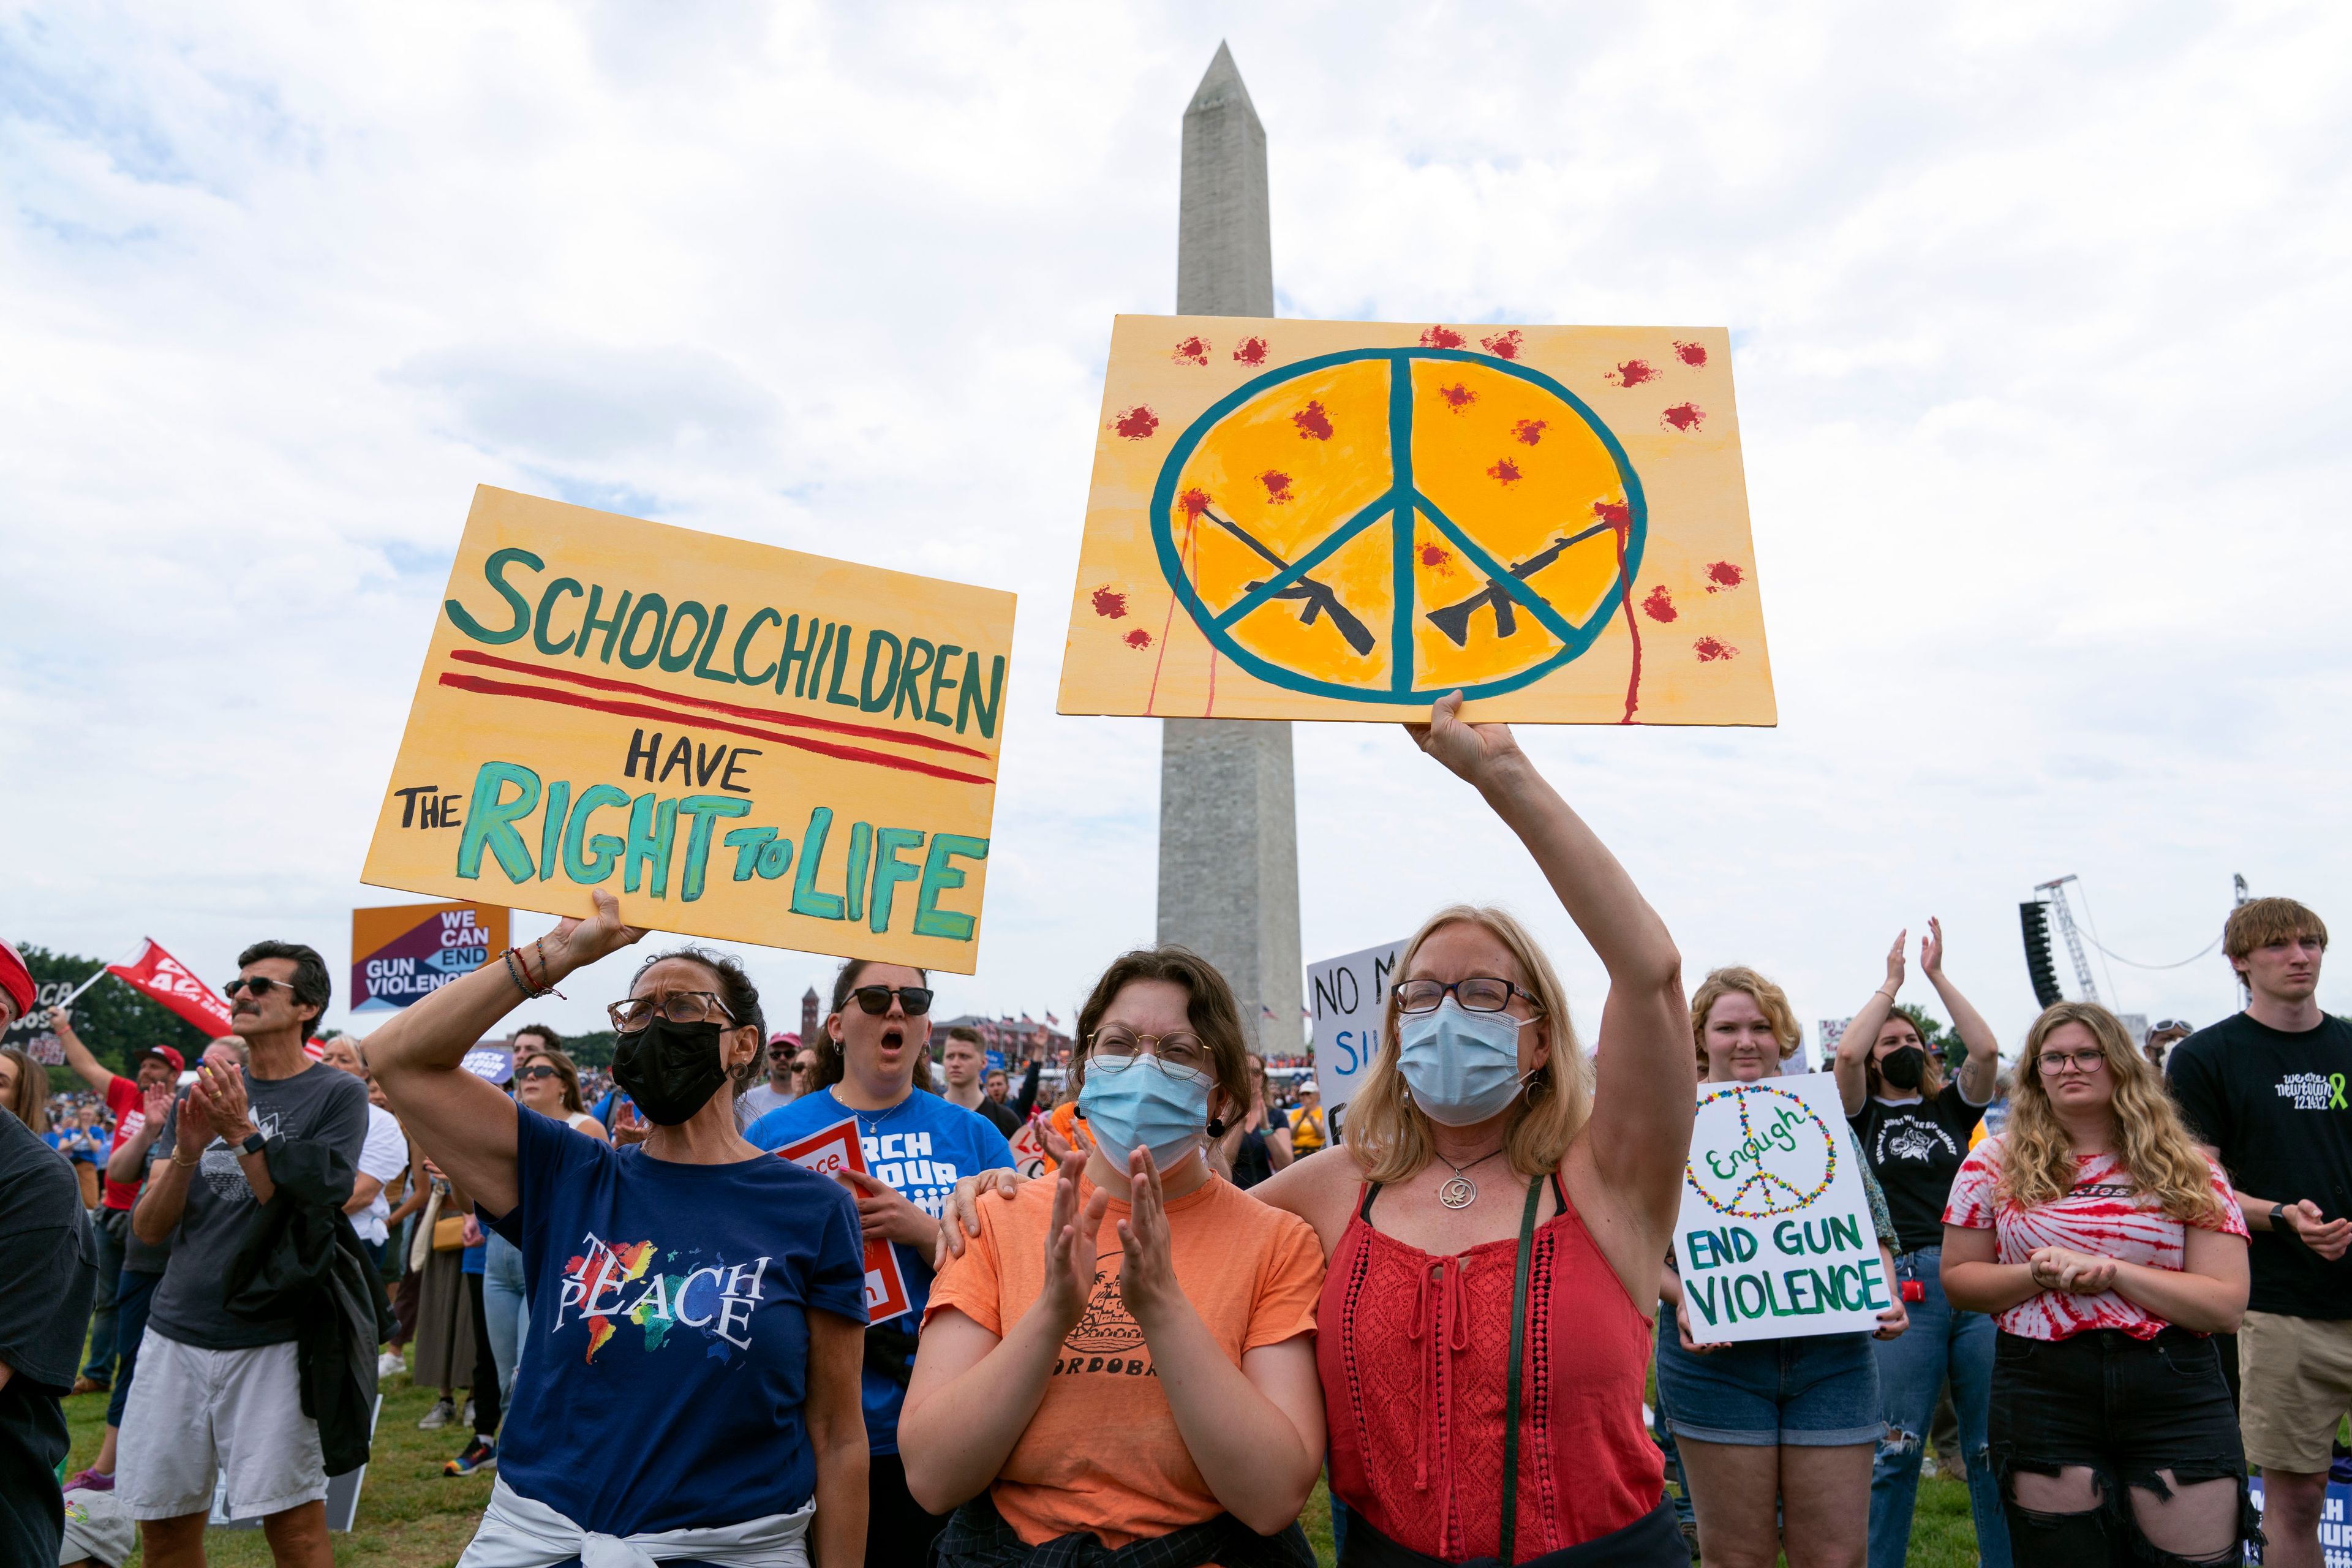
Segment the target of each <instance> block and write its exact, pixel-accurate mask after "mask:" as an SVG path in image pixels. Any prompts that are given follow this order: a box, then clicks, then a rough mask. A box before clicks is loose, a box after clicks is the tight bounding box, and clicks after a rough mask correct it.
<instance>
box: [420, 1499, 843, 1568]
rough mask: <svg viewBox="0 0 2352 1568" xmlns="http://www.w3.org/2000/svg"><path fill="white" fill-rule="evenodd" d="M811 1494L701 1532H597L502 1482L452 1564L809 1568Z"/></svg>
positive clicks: (486, 1567) (489, 1567) (471, 1567)
mask: <svg viewBox="0 0 2352 1568" xmlns="http://www.w3.org/2000/svg"><path fill="white" fill-rule="evenodd" d="M815 1517H816V1500H815V1499H814V1498H812V1499H810V1500H808V1501H807V1502H806V1503H804V1504H803V1505H802V1506H801V1507H800V1508H799V1509H798V1510H796V1511H794V1512H792V1513H772V1514H769V1515H767V1516H766V1517H764V1518H761V1519H747V1520H745V1521H743V1522H741V1523H740V1524H719V1525H713V1526H710V1527H709V1528H708V1529H698V1530H655V1531H646V1533H644V1534H642V1535H630V1536H615V1535H599V1534H598V1533H596V1532H595V1531H592V1530H583V1529H582V1528H581V1527H580V1526H579V1525H577V1524H574V1523H573V1522H572V1521H570V1520H568V1519H566V1518H564V1517H563V1515H562V1514H561V1513H558V1512H557V1511H556V1510H553V1509H551V1508H550V1507H548V1506H547V1505H546V1504H545V1503H543V1502H538V1501H535V1500H532V1499H530V1498H527V1497H525V1496H523V1495H522V1494H521V1493H520V1492H518V1491H516V1490H515V1489H513V1488H512V1487H509V1486H508V1485H507V1479H506V1478H505V1477H504V1476H500V1477H499V1478H498V1480H497V1482H496V1484H494V1485H493V1486H492V1487H491V1488H490V1506H489V1509H488V1511H487V1512H485V1513H484V1514H483V1515H482V1527H481V1529H479V1530H478V1531H475V1533H474V1542H473V1544H472V1545H470V1546H468V1547H467V1548H466V1554H465V1555H464V1556H463V1557H460V1558H459V1559H457V1568H550V1564H552V1563H562V1562H565V1561H567V1560H569V1559H571V1558H573V1557H577V1558H579V1559H580V1561H581V1563H582V1564H583V1568H655V1565H656V1563H664V1562H667V1561H669V1560H670V1559H673V1558H678V1557H692V1558H696V1559H698V1560H699V1561H701V1562H705V1563H719V1565H720V1568H809V1559H808V1543H807V1536H808V1527H809V1521H810V1520H812V1519H814V1518H815Z"/></svg>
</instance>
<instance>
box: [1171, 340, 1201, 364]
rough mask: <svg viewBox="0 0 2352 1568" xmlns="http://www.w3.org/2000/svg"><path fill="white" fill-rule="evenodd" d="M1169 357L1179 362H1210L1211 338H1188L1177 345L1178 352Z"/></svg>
mask: <svg viewBox="0 0 2352 1568" xmlns="http://www.w3.org/2000/svg"><path fill="white" fill-rule="evenodd" d="M1168 357H1169V358H1171V359H1172V360H1174V361H1175V362H1176V363H1178V364H1206V363H1209V340H1208V339H1206V338H1186V339H1185V340H1184V341H1183V342H1181V343H1178V344H1177V345H1176V352H1175V353H1172V354H1171V355H1169V356H1168Z"/></svg>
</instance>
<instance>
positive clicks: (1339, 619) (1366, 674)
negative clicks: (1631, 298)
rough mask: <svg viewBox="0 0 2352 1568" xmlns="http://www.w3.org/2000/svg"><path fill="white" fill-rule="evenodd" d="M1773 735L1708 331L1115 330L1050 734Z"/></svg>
mask: <svg viewBox="0 0 2352 1568" xmlns="http://www.w3.org/2000/svg"><path fill="white" fill-rule="evenodd" d="M1455 689H1461V690H1463V691H1464V692H1465V693H1466V694H1467V695H1468V697H1469V699H1470V707H1469V713H1468V716H1470V717H1473V718H1477V719H1486V720H1516V721H1536V722H1545V721H1549V722H1554V723H1644V724H1770V723H1772V722H1774V718H1775V710H1774V706H1773V699H1772V676H1771V666H1770V662H1769V658H1768V657H1767V655H1766V651H1765V644H1764V614H1763V606H1762V605H1761V603H1760V601H1759V594H1758V588H1757V584H1756V562H1755V551H1754V546H1753V544H1752V542H1751V541H1750V539H1749V537H1748V497H1747V485H1746V480H1745V479H1744V478H1743V476H1742V473H1741V470H1740V461H1739V424H1738V414H1737V412H1736V411H1735V409H1734V407H1733V404H1732V395H1731V346H1730V340H1729V338H1728V335H1727V333H1725V332H1724V331H1722V330H1721V329H1719V328H1684V329H1672V328H1650V327H1512V328H1499V327H1486V328H1457V327H1446V326H1443V325H1399V324H1391V323H1376V322H1363V321H1261V320H1253V319H1249V318H1243V317H1230V316H1174V317H1171V316H1121V317H1119V318H1118V321H1117V322H1116V323H1115V324H1114V326H1113V327H1112V330H1111V350H1110V368H1109V371H1108V375H1107V376H1106V378H1105V381H1104V387H1103V419H1102V428H1101V430H1100V431H1099V432H1098V434H1097V438H1096V446H1095V468H1094V484H1093V488H1092V489H1091V491H1090V492H1089V494H1088V496H1087V523H1086V538H1085V542H1084V544H1083V546H1082V548H1081V551H1080V555H1079V565H1078V581H1077V590H1076V595H1074V597H1073V601H1072V605H1071V610H1070V633H1069V642H1068V647H1067V652H1066V657H1065V658H1064V660H1063V665H1062V689H1061V695H1060V703H1059V706H1060V710H1061V711H1062V712H1065V713H1118V714H1160V715H1167V716H1174V717H1181V718H1211V717H1213V718H1226V719H1378V720H1389V721H1393V720H1397V719H1401V718H1411V717H1414V716H1417V715H1419V714H1421V713H1425V712H1426V711H1427V710H1428V708H1429V705H1430V704H1431V703H1432V702H1433V701H1434V700H1436V699H1437V698H1439V697H1442V696H1444V694H1445V693H1447V692H1449V691H1453V690H1455Z"/></svg>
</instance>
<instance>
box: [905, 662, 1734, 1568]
mask: <svg viewBox="0 0 2352 1568" xmlns="http://www.w3.org/2000/svg"><path fill="white" fill-rule="evenodd" d="M1461 706H1462V700H1461V697H1460V696H1459V695H1458V694H1456V695H1454V696H1451V697H1448V698H1446V699H1444V700H1443V701H1441V702H1439V703H1438V704H1437V706H1436V708H1435V710H1433V712H1432V713H1431V715H1430V722H1429V723H1428V724H1427V725H1408V726H1407V729H1408V730H1409V731H1411V732H1412V736H1413V739H1414V740H1415V741H1416V742H1418V743H1419V744H1420V746H1421V748H1422V750H1423V752H1427V753H1428V754H1429V755H1431V756H1433V757H1435V758H1436V759H1437V760H1438V761H1439V762H1441V763H1444V764H1445V766H1447V767H1448V768H1450V769H1452V770H1453V771H1454V773H1456V774H1458V775H1460V777H1461V778H1462V779H1463V780H1464V781H1465V783H1467V784H1470V785H1472V786H1473V787H1474V788H1475V789H1476V790H1477V791H1478V793H1479V794H1480V795H1482V796H1484V797H1485V799H1486V804H1487V805H1489V806H1490V807H1492V808H1493V810H1494V812H1495V814H1496V816H1499V817H1501V818H1502V819H1503V822H1504V825H1505V826H1507V827H1509V828H1510V829H1511V831H1512V832H1514V833H1516V834H1517V836H1518V837H1519V841H1520V842H1521V843H1522V844H1524V845H1526V846H1527V848H1528V853H1529V854H1530V855H1532V856H1533V857H1534V858H1535V861H1536V865H1537V867H1538V868H1539V869H1541V871H1542V872H1543V874H1544V876H1545V878H1546V879H1548V880H1549V882H1550V883H1551V886H1552V889H1553V890H1554V891H1555V892H1557V893H1558V894H1559V900H1560V902H1561V904H1562V905H1563V906H1564V907H1565V908H1566V909H1567V910H1568V914H1569V917H1570V919H1571V920H1573V921H1575V922H1576V925H1577V929H1578V930H1579V931H1581V932H1582V933H1583V934H1584V938H1585V940H1586V941H1587V942H1591V944H1592V949H1593V952H1594V953H1595V954H1596V955H1597V956H1598V957H1599V958H1600V960H1601V963H1602V965H1603V966H1604V967H1605V968H1606V969H1607V970H1608V972H1609V983H1610V988H1609V999H1608V1005H1607V1006H1606V1007H1605V1008H1604V1009H1603V1010H1602V1013H1601V1037H1600V1041H1599V1046H1598V1048H1597V1050H1596V1052H1595V1053H1594V1056H1593V1057H1591V1058H1588V1057H1587V1056H1586V1054H1585V1052H1584V1049H1583V1047H1582V1046H1581V1045H1580V1044H1579V1043H1578V1040H1577V1038H1576V1034H1575V1031H1574V1029H1573V1027H1572V1026H1570V1022H1569V1015H1568V998H1567V994H1566V993H1565V992H1564V991H1563V990H1562V989H1561V986H1560V984H1559V976H1558V975H1556V974H1555V973H1553V972H1552V967H1551V964H1550V963H1549V961H1548V960H1547V959H1546V958H1545V957H1544V954H1543V952H1542V950H1541V949H1540V948H1538V946H1537V945H1536V943H1535V942H1534V940H1533V939H1532V938H1531V937H1529V936H1528V932H1527V931H1526V930H1525V929H1524V928H1523V927H1521V926H1520V925H1519V923H1518V922H1517V921H1515V920H1513V919H1512V918H1511V917H1510V916H1508V915H1507V914H1504V913H1502V912H1501V911H1500V910H1488V909H1476V908H1472V907H1470V906H1467V905H1455V906H1454V907H1452V908H1450V909H1446V910H1441V911H1439V912H1438V913H1437V914H1436V915H1435V916H1433V918H1432V919H1431V920H1430V921H1429V922H1428V923H1427V924H1426V925H1424V926H1423V927H1422V929H1421V930H1420V931H1418V932H1417V933H1415V935H1414V937H1413V939H1412V942H1409V943H1408V944H1407V945H1406V947H1405V951H1404V953H1403V956H1402V960H1401V961H1400V963H1399V965H1398V968H1397V970H1396V973H1395V974H1394V976H1393V977H1392V979H1393V982H1394V984H1392V985H1391V991H1390V994H1389V998H1388V1016H1387V1018H1386V1020H1385V1026H1384V1027H1383V1029H1382V1031H1381V1044H1380V1049H1379V1053H1378V1055H1377V1056H1376V1057H1375V1058H1374V1059H1373V1062H1372V1064H1371V1066H1370V1068H1367V1069H1366V1077H1365V1083H1364V1087H1363V1088H1362V1089H1360V1090H1359V1091H1358V1092H1357V1095H1356V1098H1355V1099H1354V1100H1352V1101H1351V1102H1350V1103H1349V1105H1348V1107H1347V1108H1346V1111H1345V1114H1344V1115H1339V1116H1335V1117H1334V1118H1333V1119H1332V1120H1333V1122H1334V1127H1333V1131H1334V1133H1335V1134H1336V1135H1338V1136H1339V1138H1340V1139H1341V1142H1338V1143H1335V1144H1334V1145H1333V1146H1332V1147H1330V1148H1328V1149H1326V1150H1324V1151H1323V1152H1320V1153H1317V1154H1313V1155H1308V1156H1306V1157H1304V1158H1301V1159H1299V1160H1297V1161H1296V1162H1294V1163H1292V1164H1291V1165H1290V1167H1289V1168H1288V1169H1286V1170H1284V1171H1281V1172H1279V1173H1276V1175H1275V1176H1274V1177H1273V1179H1271V1180H1270V1181H1266V1182H1264V1183H1261V1184H1259V1185H1257V1186H1255V1187H1253V1188H1251V1189H1250V1195H1251V1196H1252V1197H1255V1198H1259V1199H1262V1200H1264V1201H1265V1202H1266V1203H1269V1204H1272V1205H1275V1206H1276V1207H1278V1208H1284V1209H1288V1210H1289V1211H1291V1212H1292V1213H1294V1214H1297V1215H1300V1216H1302V1217H1303V1218H1305V1219H1306V1220H1307V1223H1308V1224H1309V1225H1311V1226H1314V1227H1315V1230H1316V1234H1317V1236H1318V1237H1319V1238H1320V1239H1321V1241H1322V1244H1323V1248H1324V1251H1325V1252H1326V1254H1327V1255H1328V1257H1329V1258H1330V1270H1329V1272H1328V1274H1327V1275H1326V1276H1325V1279H1324V1286H1323V1295H1322V1299H1321V1301H1320V1303H1319V1305H1318V1310H1317V1313H1316V1328H1317V1332H1316V1362H1317V1366H1318V1370H1319V1372H1320V1373H1321V1380H1322V1384H1323V1397H1324V1404H1325V1407H1326V1410H1327V1412H1328V1422H1329V1430H1330V1439H1329V1440H1330V1460H1331V1490H1332V1492H1333V1495H1334V1496H1336V1497H1337V1498H1338V1499H1339V1500H1340V1501H1342V1502H1344V1503H1345V1504H1347V1506H1348V1509H1349V1518H1348V1528H1347V1534H1346V1540H1345V1544H1344V1545H1343V1547H1342V1549H1341V1552H1340V1559H1339V1561H1340V1564H1341V1568H1391V1565H1398V1568H1430V1565H1432V1564H1452V1563H1475V1562H1479V1561H1482V1560H1485V1561H1495V1560H1500V1561H1504V1562H1507V1563H1518V1564H1524V1565H1528V1568H1620V1565H1623V1568H1634V1565H1639V1568H1687V1564H1688V1563H1689V1560H1690V1558H1689V1549H1688V1548H1687V1547H1686V1546H1685V1544H1684V1542H1683V1538H1682V1534H1681V1532H1680V1531H1678V1530H1677V1529H1676V1528H1675V1521H1674V1515H1673V1512H1672V1511H1671V1510H1670V1509H1668V1508H1667V1506H1666V1505H1665V1502H1664V1467H1663V1465H1662V1463H1661V1461H1660V1458H1659V1455H1658V1449H1657V1447H1656V1445H1654V1443H1653V1442H1652V1441H1651V1440H1650V1436H1649V1433H1648V1431H1647V1430H1646V1429H1645V1428H1644V1427H1643V1424H1642V1392H1643V1384H1644V1380H1645V1377H1646V1373H1647V1371H1648V1365H1649V1359H1650V1332H1651V1328H1650V1317H1649V1312H1648V1307H1649V1304H1650V1303H1651V1302H1652V1301H1653V1300H1654V1299H1655V1297H1656V1295H1657V1284H1658V1259H1659V1258H1663V1257H1664V1255H1665V1251H1666V1247H1667V1243H1668V1241H1669V1240H1670V1238H1671V1237H1672V1235H1673V1231H1674V1224H1675V1205H1676V1202H1677V1199H1678V1196H1679V1194H1680V1192H1681V1188H1682V1177H1683V1163H1684V1161H1685V1159H1687V1158H1688V1157H1689V1151H1690V1131H1691V1121H1692V1115H1693V1110H1694V1108H1695V1105H1696V1094H1697V1068H1696V1063H1695V1062H1694V1060H1693V1059H1692V1056H1691V1048H1690V1015H1689V1013H1688V1011H1687V1010H1686V1009H1685V1005H1684V1002H1683V989H1682V960H1681V956H1680V955H1679V954H1678V953H1677V952H1675V944H1674V942H1673V939H1672V938H1670V937H1669V936H1668V935H1667V934H1666V930H1665V926H1664V923H1663V922H1661V921H1659V919H1658V917H1657V914H1656V912H1655V911H1654V910H1652V909H1651V908H1650V906H1649V904H1648V903H1647V902H1646V901H1645V900H1643V897H1642V895H1641V892H1640V890H1639V889H1636V888H1635V887H1634V886H1633V879H1632V878H1630V877H1628V876H1627V875H1626V874H1625V870H1624V868H1623V867H1622V866H1620V865H1618V864H1617V861H1616V858H1614V857H1613V856H1612V855H1611V854H1610V853H1609V851H1608V849H1607V847H1604V846H1603V845H1602V844H1601V841H1600V839H1598V838H1597V837H1594V836H1593V833H1592V830H1591V828H1589V827H1587V826H1585V825H1584V823H1583V821H1582V820H1581V819H1580V818H1579V817H1578V816H1577V815H1576V813H1575V812H1573V811H1571V810H1570V808H1569V805H1568V803H1567V802H1566V801H1563V800H1562V799H1561V798H1560V797H1559V795H1558V793H1556V792H1555V791H1554V790H1553V789H1552V787H1551V786H1550V785H1549V784H1547V783H1545V782H1544V780H1543V777H1542V775H1541V774H1539V773H1537V772H1536V769H1535V766H1534V764H1533V763H1530V762H1529V761H1528V758H1527V756H1526V755H1525V753H1523V752H1520V750H1519V748H1518V745H1517V742H1515V741H1513V740H1512V738H1511V732H1510V731H1509V729H1508V728H1507V727H1506V726H1504V725H1501V724H1475V725H1474V724H1465V723H1463V722H1462V721H1461V720H1460V718H1459V717H1458V714H1459V711H1460V709H1461ZM1596 1060H1597V1062H1598V1063H1599V1064H1600V1068H1599V1071H1598V1073H1597V1074H1596V1071H1595V1064H1596ZM1596 1077H1597V1079H1598V1082H1597V1084H1596V1081H1595V1080H1596ZM1013 1185H1015V1183H1013V1181H1012V1180H1011V1179H1010V1173H1004V1172H992V1173H989V1174H988V1175H987V1176H986V1177H984V1178H982V1179H981V1180H980V1181H979V1182H977V1183H967V1184H963V1185H961V1186H959V1188H958V1189H957V1193H956V1198H955V1204H954V1212H953V1214H952V1215H950V1217H949V1218H947V1219H946V1220H944V1221H943V1224H942V1230H943V1232H944V1239H945V1242H946V1245H947V1246H948V1247H949V1248H950V1250H954V1251H960V1250H961V1248H962V1247H963V1245H964V1239H965V1235H966V1233H967V1232H968V1231H977V1229H978V1227H979V1225H978V1220H977V1217H976V1215H975V1213H974V1208H975V1205H976V1203H977V1191H978V1189H979V1188H980V1187H982V1186H989V1187H995V1188H998V1189H1000V1190H1002V1189H1004V1188H1007V1187H1010V1186H1013ZM1515 1410H1516V1412H1517V1419H1516V1421H1514V1420H1512V1419H1511V1418H1510V1417H1511V1413H1512V1412H1513V1411H1515Z"/></svg>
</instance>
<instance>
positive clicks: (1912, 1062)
mask: <svg viewBox="0 0 2352 1568" xmlns="http://www.w3.org/2000/svg"><path fill="white" fill-rule="evenodd" d="M613 1076H614V1078H615V1079H617V1078H619V1077H620V1076H621V1075H620V1070H619V1069H618V1068H614V1073H613ZM1878 1076H1879V1078H1880V1079H1881V1080H1882V1081H1883V1082H1885V1084H1886V1085H1887V1087H1888V1088H1890V1089H1905V1090H1909V1089H1916V1088H1918V1087H1919V1084H1920V1082H1921V1080H1922V1079H1926V1078H1927V1052H1925V1051H1923V1050H1921V1049H1920V1048H1919V1047H1916V1046H1905V1047H1903V1048H1902V1049H1901V1050H1897V1051H1889V1052H1888V1053H1887V1054H1886V1055H1885V1057H1884V1058H1881V1060H1880V1061H1879V1064H1878Z"/></svg>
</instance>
